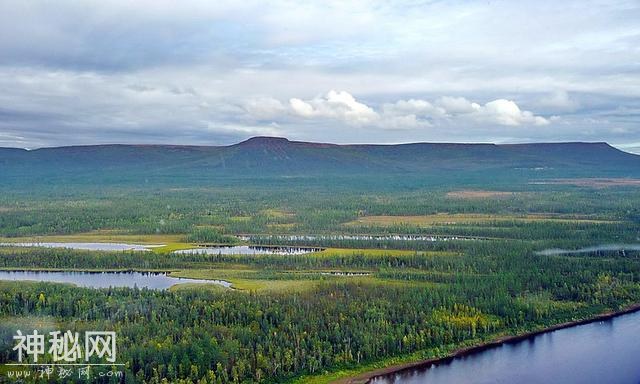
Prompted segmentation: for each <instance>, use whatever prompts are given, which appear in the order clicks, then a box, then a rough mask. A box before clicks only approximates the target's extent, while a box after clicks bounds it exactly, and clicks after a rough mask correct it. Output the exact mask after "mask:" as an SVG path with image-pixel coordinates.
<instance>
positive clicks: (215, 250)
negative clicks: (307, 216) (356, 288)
mask: <svg viewBox="0 0 640 384" xmlns="http://www.w3.org/2000/svg"><path fill="white" fill-rule="evenodd" d="M320 251H322V248H311V247H266V246H256V245H235V246H231V245H229V246H222V245H221V246H211V247H200V248H192V249H182V250H179V251H175V252H174V253H179V254H207V255H303V254H305V253H312V252H320Z"/></svg>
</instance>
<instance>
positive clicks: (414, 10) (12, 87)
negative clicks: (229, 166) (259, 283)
mask: <svg viewBox="0 0 640 384" xmlns="http://www.w3.org/2000/svg"><path fill="white" fill-rule="evenodd" d="M531 15H536V16H537V17H536V18H535V20H533V21H532V19H531ZM638 19H640V4H639V3H638V2H637V1H631V0H611V1H607V2H597V1H593V2H592V1H588V2H587V5H586V6H585V3H584V2H583V1H578V0H566V1H561V2H557V1H556V2H549V1H542V2H541V1H532V0H524V1H520V2H457V1H450V2H446V1H429V2H415V1H411V0H409V1H402V0H398V1H393V2H389V1H378V0H372V1H370V2H369V1H367V2H362V1H357V2H339V1H308V2H297V3H292V2H291V1H288V0H274V1H270V2H268V3H265V2H260V1H255V0H247V1H244V2H237V1H236V2H233V1H226V0H222V1H215V2H211V1H202V0H184V1H181V2H180V3H177V2H172V1H167V0H158V1H152V0H140V1H135V2H131V1H126V0H113V1H107V2H105V1H102V2H100V1H93V0H89V1H86V2H77V1H71V0H60V1H56V2H55V3H53V2H24V1H22V2H20V1H4V2H1V1H0V89H2V90H3V92H0V144H1V145H15V146H30V147H33V146H41V145H57V144H75V143H83V144H90V143H104V142H136V143H149V142H154V143H157V142H167V143H176V142H180V143H192V144H217V143H229V142H232V141H235V140H238V139H243V138H246V136H247V135H250V134H254V133H255V134H261V133H262V134H270V133H271V132H274V129H276V128H277V130H278V132H280V134H281V135H285V136H288V137H291V138H296V139H300V140H309V139H315V140H320V141H330V142H352V141H370V142H398V141H416V140H419V141H430V140H446V141H456V140H457V141H465V142H469V141H495V140H500V141H503V142H505V141H510V142H513V141H557V140H585V141H589V140H594V141H602V140H606V141H610V142H615V143H625V142H637V138H638V137H640V125H639V124H638V122H640V114H639V113H638V111H639V110H640V72H639V71H638V65H637V63H639V62H640V51H638V49H637V47H638V46H640V34H639V33H638V22H637V20H638ZM327 20H331V21H333V22H332V23H327ZM523 47H526V49H523ZM514 52H515V53H517V54H514ZM328 89H335V90H336V91H334V92H329V93H326V91H327V90H328ZM340 90H342V91H340ZM552 115H557V116H558V117H553V116H552ZM272 123H277V124H278V126H277V127H275V128H274V126H273V125H272Z"/></svg>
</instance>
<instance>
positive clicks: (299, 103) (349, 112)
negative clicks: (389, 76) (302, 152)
mask: <svg viewBox="0 0 640 384" xmlns="http://www.w3.org/2000/svg"><path fill="white" fill-rule="evenodd" d="M289 106H290V112H291V114H292V115H294V116H297V117H300V118H304V119H307V120H313V119H320V120H323V119H333V120H338V121H342V122H344V123H347V124H350V125H369V126H372V127H378V128H383V129H384V128H388V129H409V128H418V127H429V126H432V125H433V124H434V123H438V122H441V121H443V120H448V121H451V120H454V121H458V122H460V123H469V122H472V123H489V124H498V125H503V126H520V125H547V124H549V120H548V119H546V118H544V117H542V116H536V115H534V114H533V113H532V112H530V111H523V110H521V109H520V107H519V106H518V105H517V104H516V103H515V102H514V101H511V100H506V99H496V100H493V101H490V102H488V103H486V104H484V105H480V104H478V103H475V102H471V101H469V100H467V99H465V98H464V97H449V96H446V97H441V98H439V99H438V100H437V101H436V103H435V105H434V103H431V102H429V101H427V100H422V99H409V100H398V101H395V102H392V103H384V104H383V105H382V106H381V108H380V110H379V111H376V110H375V109H374V108H373V107H370V106H368V105H366V104H364V103H362V102H359V101H357V100H356V98H355V97H354V96H353V95H351V94H350V93H348V92H346V91H340V92H336V91H329V92H328V93H327V94H326V95H323V96H319V97H315V98H314V99H311V100H308V101H304V100H302V99H299V98H291V99H290V100H289ZM280 117H281V118H283V117H284V116H280Z"/></svg>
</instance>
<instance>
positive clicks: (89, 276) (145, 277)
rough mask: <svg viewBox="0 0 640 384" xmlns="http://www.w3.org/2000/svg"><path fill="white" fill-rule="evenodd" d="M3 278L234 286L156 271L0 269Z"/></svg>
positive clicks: (82, 284)
mask: <svg viewBox="0 0 640 384" xmlns="http://www.w3.org/2000/svg"><path fill="white" fill-rule="evenodd" d="M0 280H11V281H47V282H52V283H71V284H75V285H77V286H79V287H87V288H109V287H129V288H133V287H138V288H149V289H167V288H169V287H171V286H172V285H175V284H185V283H198V284H217V285H222V286H224V287H227V288H228V287H230V286H231V283H229V282H228V281H223V280H201V279H185V278H181V277H171V276H169V275H167V274H166V273H156V272H67V271H64V272H63V271H59V272H58V271H0Z"/></svg>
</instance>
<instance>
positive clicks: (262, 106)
mask: <svg viewBox="0 0 640 384" xmlns="http://www.w3.org/2000/svg"><path fill="white" fill-rule="evenodd" d="M244 108H245V110H246V111H247V112H248V113H249V114H250V115H251V116H252V117H254V118H256V119H258V120H269V119H273V118H276V117H278V116H280V115H282V114H283V113H285V112H286V107H285V106H284V105H283V104H282V103H281V102H280V100H277V99H274V98H273V97H257V98H252V99H250V100H249V101H247V102H246V103H245V105H244Z"/></svg>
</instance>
